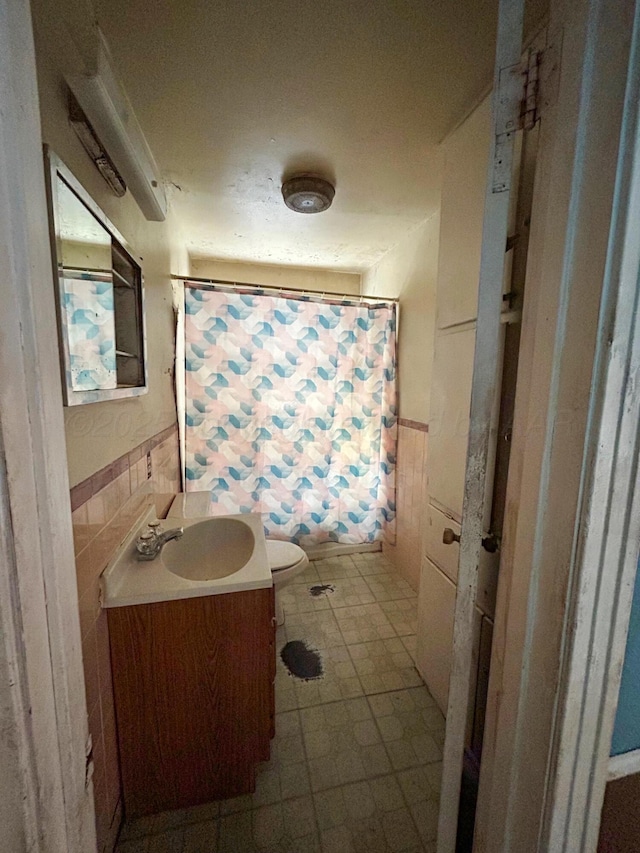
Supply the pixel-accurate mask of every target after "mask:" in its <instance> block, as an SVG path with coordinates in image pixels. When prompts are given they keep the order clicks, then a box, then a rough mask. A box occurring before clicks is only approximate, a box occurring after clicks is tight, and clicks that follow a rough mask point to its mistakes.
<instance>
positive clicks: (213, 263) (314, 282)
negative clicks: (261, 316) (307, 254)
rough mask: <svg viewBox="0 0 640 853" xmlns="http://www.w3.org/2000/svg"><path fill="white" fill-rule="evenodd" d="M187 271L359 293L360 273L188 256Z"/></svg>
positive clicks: (249, 280)
mask: <svg viewBox="0 0 640 853" xmlns="http://www.w3.org/2000/svg"><path fill="white" fill-rule="evenodd" d="M190 274H191V275H193V276H195V277H196V278H217V279H222V280H223V281H239V282H245V283H246V284H269V285H273V286H276V287H290V288H292V289H294V290H314V291H319V292H322V291H325V290H332V291H334V292H336V293H354V294H355V293H360V274H359V273H350V272H334V271H332V270H320V269H311V268H308V267H282V266H276V265H275V264H246V263H241V262H236V261H221V260H216V259H215V258H192V259H191V269H190Z"/></svg>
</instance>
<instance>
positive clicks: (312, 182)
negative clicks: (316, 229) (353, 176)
mask: <svg viewBox="0 0 640 853" xmlns="http://www.w3.org/2000/svg"><path fill="white" fill-rule="evenodd" d="M335 193H336V191H335V188H334V187H333V186H332V185H331V184H330V183H329V181H325V180H324V178H314V177H313V176H310V175H296V176H294V177H293V178H289V180H288V181H285V182H284V183H283V185H282V197H283V199H284V203H285V204H286V205H287V207H288V208H290V209H291V210H295V212H296V213H322V211H323V210H327V208H329V207H331V202H332V201H333V197H334V195H335Z"/></svg>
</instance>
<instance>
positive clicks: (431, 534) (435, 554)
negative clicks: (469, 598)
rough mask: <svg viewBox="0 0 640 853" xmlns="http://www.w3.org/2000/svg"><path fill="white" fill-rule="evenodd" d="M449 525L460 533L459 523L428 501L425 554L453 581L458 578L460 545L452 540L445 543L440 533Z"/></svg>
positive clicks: (455, 531) (456, 532) (457, 533)
mask: <svg viewBox="0 0 640 853" xmlns="http://www.w3.org/2000/svg"><path fill="white" fill-rule="evenodd" d="M447 527H449V528H450V529H451V530H453V532H454V533H455V534H456V535H457V536H459V535H460V525H459V524H458V522H457V521H454V520H453V519H452V518H450V517H449V516H448V515H445V514H444V512H442V511H441V510H440V509H438V507H436V506H434V505H433V504H432V503H430V504H429V505H428V506H427V524H426V531H425V540H424V544H425V554H426V556H427V557H428V558H429V559H430V560H431V561H432V562H433V563H435V564H436V566H438V568H440V569H441V570H442V571H443V572H444V573H445V575H446V576H447V577H448V578H449V579H450V580H452V581H453V582H454V583H456V581H457V580H458V559H459V557H460V545H458V543H457V542H454V543H453V544H451V545H445V544H444V542H443V541H442V534H443V533H444V531H445V529H446V528H447Z"/></svg>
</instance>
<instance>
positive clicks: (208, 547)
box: [161, 518, 255, 581]
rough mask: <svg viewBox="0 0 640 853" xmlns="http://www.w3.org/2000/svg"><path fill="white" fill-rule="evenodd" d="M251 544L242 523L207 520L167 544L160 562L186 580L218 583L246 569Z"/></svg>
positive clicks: (191, 527)
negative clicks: (216, 581) (217, 581)
mask: <svg viewBox="0 0 640 853" xmlns="http://www.w3.org/2000/svg"><path fill="white" fill-rule="evenodd" d="M254 545H255V537H254V535H253V531H252V530H251V528H250V527H249V526H248V525H247V524H245V522H244V521H240V520H238V519H235V518H208V519H206V520H205V521H198V522H197V523H196V524H192V525H191V526H190V527H187V528H185V531H184V533H183V535H182V536H181V537H180V539H172V540H171V541H170V542H167V544H166V545H165V546H164V548H163V549H162V553H161V559H162V562H163V563H164V565H165V566H166V567H167V568H168V569H169V571H170V572H173V573H174V574H175V575H179V576H180V577H181V578H186V580H190V581H209V580H220V579H221V578H227V577H229V575H233V574H235V573H236V572H237V571H239V570H240V569H241V568H243V566H246V564H247V563H248V562H249V559H250V558H251V555H252V554H253V548H254Z"/></svg>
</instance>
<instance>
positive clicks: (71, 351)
mask: <svg viewBox="0 0 640 853" xmlns="http://www.w3.org/2000/svg"><path fill="white" fill-rule="evenodd" d="M46 155H47V160H48V165H49V168H48V175H49V178H50V181H49V186H48V195H49V205H50V215H51V221H52V241H53V242H54V245H55V252H54V257H55V262H56V269H55V276H56V283H57V289H58V300H57V310H58V325H59V332H60V342H61V356H62V374H63V388H64V391H65V403H66V405H68V406H75V405H78V404H81V403H93V402H98V401H100V400H114V399H121V398H123V397H130V396H137V395H139V394H144V393H145V392H146V390H147V382H146V352H145V335H144V293H143V281H142V269H141V266H140V263H139V262H138V261H137V260H136V259H135V257H134V256H133V255H132V253H131V251H130V250H129V248H128V246H127V245H126V243H125V241H124V238H123V237H122V236H121V235H120V234H119V232H118V231H117V229H116V228H115V227H114V226H113V225H112V223H111V222H110V221H109V220H108V219H107V217H106V216H105V215H104V213H103V212H102V211H101V210H100V208H99V207H98V206H97V205H96V204H95V203H94V202H93V200H92V199H91V197H90V196H89V195H88V194H87V193H86V191H85V190H84V189H83V187H82V186H81V185H80V184H79V183H78V181H76V179H75V178H74V177H73V175H72V174H71V172H69V170H68V169H67V168H66V166H65V165H64V164H63V163H62V161H61V160H60V159H59V158H58V157H56V156H55V155H54V154H53V153H52V152H51V151H47V152H46Z"/></svg>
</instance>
